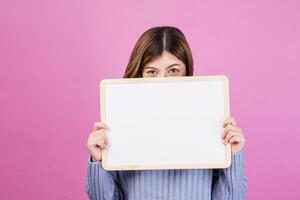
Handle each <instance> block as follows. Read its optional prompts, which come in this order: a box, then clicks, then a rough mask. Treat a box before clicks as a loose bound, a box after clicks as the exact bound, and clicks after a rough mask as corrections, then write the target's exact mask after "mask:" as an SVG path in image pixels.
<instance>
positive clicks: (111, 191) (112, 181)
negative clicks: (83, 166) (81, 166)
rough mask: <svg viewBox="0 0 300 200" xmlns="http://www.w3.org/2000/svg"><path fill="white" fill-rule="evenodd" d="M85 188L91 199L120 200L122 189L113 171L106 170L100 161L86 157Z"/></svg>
mask: <svg viewBox="0 0 300 200" xmlns="http://www.w3.org/2000/svg"><path fill="white" fill-rule="evenodd" d="M85 190H86V193H87V195H88V197H89V199H91V200H104V199H105V200H122V199H124V198H123V191H122V189H121V187H120V184H119V181H118V177H117V174H116V172H115V171H106V170H105V169H103V167H102V164H101V162H92V161H91V157H90V156H89V158H88V166H87V176H86V181H85Z"/></svg>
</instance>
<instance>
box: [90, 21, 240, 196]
mask: <svg viewBox="0 0 300 200" xmlns="http://www.w3.org/2000/svg"><path fill="white" fill-rule="evenodd" d="M192 75H193V59H192V54H191V50H190V47H189V45H188V42H187V41H186V38H185V36H184V34H183V33H182V32H181V31H180V30H179V29H178V28H176V27H166V26H163V27H153V28H151V29H149V30H148V31H146V32H145V33H143V34H142V36H141V37H140V38H139V40H138V41H137V43H136V45H135V47H134V49H133V51H132V53H131V56H130V59H129V63H128V66H127V68H126V71H125V75H124V77H123V78H137V77H140V78H143V77H168V76H192ZM223 127H224V132H223V134H222V138H223V139H224V143H225V144H226V143H231V146H232V164H231V166H230V167H229V168H225V169H182V170H138V171H134V170H129V171H106V170H105V169H103V168H102V165H101V156H102V155H101V153H102V149H104V148H108V147H109V145H110V144H109V141H108V138H107V134H109V133H107V130H108V129H109V128H108V127H107V126H106V125H105V124H104V123H103V122H95V124H94V127H93V131H92V133H91V134H90V135H89V138H88V142H87V147H88V149H89V152H90V156H89V159H88V169H87V179H86V192H87V194H88V196H89V198H90V199H93V200H96V199H97V200H104V199H105V200H121V199H126V200H127V199H128V200H158V199H159V200H177V199H181V200H192V199H195V200H196V199H198V200H200V199H201V200H210V199H212V200H217V199H218V200H225V199H227V200H240V199H244V196H245V193H246V177H245V174H244V154H243V150H242V149H243V146H244V144H245V138H244V135H243V133H242V130H241V128H239V127H238V126H237V124H236V122H235V120H234V118H232V117H229V118H227V119H225V121H224V125H223ZM153 148H155V146H153Z"/></svg>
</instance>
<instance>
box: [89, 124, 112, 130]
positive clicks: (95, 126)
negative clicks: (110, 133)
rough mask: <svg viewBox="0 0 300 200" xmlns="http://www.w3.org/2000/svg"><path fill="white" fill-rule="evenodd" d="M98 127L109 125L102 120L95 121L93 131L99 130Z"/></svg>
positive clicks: (104, 127) (106, 127)
mask: <svg viewBox="0 0 300 200" xmlns="http://www.w3.org/2000/svg"><path fill="white" fill-rule="evenodd" d="M99 129H108V130H109V127H108V126H107V125H106V124H105V123H104V122H95V123H94V126H93V131H95V130H99Z"/></svg>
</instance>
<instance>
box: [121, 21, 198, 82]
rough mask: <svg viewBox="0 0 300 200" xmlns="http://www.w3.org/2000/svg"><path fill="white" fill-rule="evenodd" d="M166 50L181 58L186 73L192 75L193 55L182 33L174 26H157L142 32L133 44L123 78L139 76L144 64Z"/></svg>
mask: <svg viewBox="0 0 300 200" xmlns="http://www.w3.org/2000/svg"><path fill="white" fill-rule="evenodd" d="M164 50H166V51H168V52H169V53H171V54H173V55H174V56H176V57H177V58H178V59H179V60H181V61H182V62H183V63H184V64H185V67H186V75H187V76H193V71H194V66H193V57H192V53H191V49H190V47H189V44H188V42H187V40H186V38H185V36H184V34H183V33H182V32H181V31H180V30H179V29H178V28H176V27H171V26H158V27H152V28H150V29H149V30H147V31H146V32H144V33H143V34H142V35H141V36H140V38H139V39H138V41H137V43H136V44H135V46H134V48H133V50H132V53H131V55H130V58H129V62H128V65H127V67H126V70H125V74H124V76H123V78H140V77H142V72H143V69H144V67H145V66H146V64H148V63H149V62H151V61H152V60H154V59H156V58H158V57H159V56H161V55H162V53H163V51H164Z"/></svg>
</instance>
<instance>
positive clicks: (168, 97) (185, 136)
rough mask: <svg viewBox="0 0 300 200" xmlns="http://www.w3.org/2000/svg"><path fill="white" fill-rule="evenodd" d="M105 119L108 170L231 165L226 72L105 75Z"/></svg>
mask: <svg viewBox="0 0 300 200" xmlns="http://www.w3.org/2000/svg"><path fill="white" fill-rule="evenodd" d="M100 104H101V120H102V121H103V122H104V123H105V124H106V125H107V126H108V127H110V131H108V133H107V136H108V139H109V141H110V144H111V146H110V147H109V148H108V149H106V150H104V152H103V157H102V165H103V168H105V169H106V170H151V169H200V168H226V167H229V166H230V164H231V151H230V144H227V145H224V144H223V142H222V139H221V134H222V131H223V126H222V125H223V122H224V120H225V118H226V117H228V116H229V115H230V114H229V84H228V78H227V77H226V76H224V75H218V76H185V77H165V78H129V79H104V80H102V81H101V82H100Z"/></svg>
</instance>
